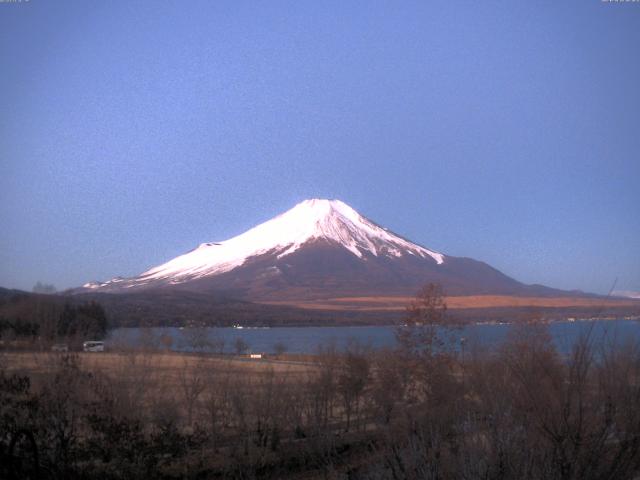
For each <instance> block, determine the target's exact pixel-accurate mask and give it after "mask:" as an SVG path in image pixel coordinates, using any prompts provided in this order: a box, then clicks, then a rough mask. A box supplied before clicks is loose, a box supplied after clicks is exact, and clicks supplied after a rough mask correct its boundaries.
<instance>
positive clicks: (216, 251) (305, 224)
mask: <svg viewBox="0 0 640 480" xmlns="http://www.w3.org/2000/svg"><path fill="white" fill-rule="evenodd" d="M319 239H320V240H327V241H330V242H333V243H336V244H338V245H340V246H342V247H344V248H345V249H347V250H348V251H349V252H351V253H352V254H353V255H355V256H356V257H359V258H362V257H363V256H364V255H366V254H370V255H374V256H376V257H382V256H386V257H402V256H405V255H412V256H416V257H422V258H431V259H433V261H435V263H436V264H437V265H440V264H442V263H444V262H445V256H444V255H442V254H441V253H437V252H434V251H432V250H429V249H426V248H424V247H421V246H419V245H416V244H414V243H412V242H409V241H408V240H405V239H403V238H401V237H399V236H397V235H395V234H393V233H391V232H389V231H388V230H386V229H384V228H382V227H380V226H378V225H376V224H375V223H373V222H371V221H370V220H368V219H367V218H365V217H363V216H362V215H360V214H359V213H358V212H356V211H355V210H354V209H353V208H351V207H350V206H349V205H347V204H346V203H344V202H341V201H339V200H321V199H312V200H305V201H303V202H301V203H299V204H298V205H296V206H295V207H293V208H292V209H291V210H289V211H287V212H285V213H283V214H282V215H279V216H277V217H275V218H273V219H271V220H269V221H267V222H264V223H262V224H260V225H258V226H256V227H254V228H252V229H251V230H248V231H247V232H245V233H243V234H241V235H238V236H237V237H234V238H231V239H230V240H226V241H224V242H219V243H203V244H201V245H200V246H199V247H197V248H196V249H194V250H192V251H190V252H188V253H186V254H184V255H181V256H179V257H176V258H174V259H173V260H170V261H169V262H167V263H165V264H163V265H160V266H157V267H155V268H152V269H150V270H148V271H146V272H144V273H142V274H141V275H140V276H139V277H137V278H135V279H121V278H116V279H113V280H111V281H110V282H106V283H90V284H86V285H85V286H84V287H85V288H89V289H94V288H101V287H110V286H112V287H116V286H118V287H125V288H128V287H133V286H141V285H144V284H147V283H157V282H158V281H165V282H169V283H182V282H185V281H189V280H194V279H198V278H202V277H207V276H213V275H218V274H222V273H225V272H229V271H231V270H233V269H234V268H236V267H239V266H241V265H243V264H244V263H245V261H246V260H247V259H249V258H251V257H255V256H258V255H262V254H266V253H270V254H276V255H277V258H282V257H285V256H287V255H290V254H292V253H293V252H295V251H296V250H298V249H300V248H301V247H302V246H303V245H304V244H306V243H308V242H312V241H314V240H319Z"/></svg>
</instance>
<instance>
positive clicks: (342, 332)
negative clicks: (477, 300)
mask: <svg viewBox="0 0 640 480" xmlns="http://www.w3.org/2000/svg"><path fill="white" fill-rule="evenodd" d="M511 328H512V326H511V325H507V324H501V325H470V326H467V327H465V328H462V329H458V330H455V331H453V332H449V333H446V335H447V336H448V337H449V338H450V341H451V342H452V343H453V345H454V346H455V347H457V348H459V345H460V340H461V339H462V338H464V339H465V340H466V341H465V345H468V346H469V348H470V347H471V345H473V344H480V345H483V346H489V347H491V346H497V345H499V344H500V342H501V341H503V340H504V339H505V337H506V335H507V334H508V332H509V330H510V329H511ZM549 332H550V334H551V336H552V338H553V341H554V342H555V344H556V346H557V348H558V349H559V351H561V352H563V353H566V352H568V351H570V349H571V347H572V345H573V344H574V343H575V342H576V341H577V340H578V338H580V336H581V335H584V334H586V333H588V332H591V338H594V339H596V340H600V339H604V340H605V341H607V342H614V343H616V344H620V343H624V342H626V341H640V321H638V320H596V321H575V322H556V323H552V324H550V325H549ZM443 333H444V332H443ZM238 339H241V340H242V341H243V342H244V343H245V344H246V345H247V347H248V351H251V352H260V353H273V352H274V351H275V350H276V349H277V347H276V346H277V345H284V346H285V347H286V351H287V352H289V353H315V352H317V351H318V348H319V347H322V346H327V345H331V344H333V345H335V346H336V347H337V348H339V349H343V348H345V347H346V346H347V345H348V344H349V343H350V342H356V343H358V344H360V345H365V346H370V347H373V348H381V347H393V346H394V345H395V343H396V342H395V327H393V326H378V327H277V328H242V329H236V328H197V329H189V328H184V329H179V328H172V327H164V328H119V329H116V330H114V331H113V332H112V333H111V335H110V336H109V338H108V339H107V341H106V343H107V346H109V345H112V346H117V345H127V346H131V347H138V346H144V345H150V344H151V345H156V346H158V345H162V344H163V343H162V342H164V345H165V346H169V348H171V349H172V350H175V351H192V350H194V346H195V348H201V349H202V350H204V351H218V350H220V348H221V347H222V348H223V349H224V351H225V352H227V353H231V352H234V351H235V345H236V343H237V341H238Z"/></svg>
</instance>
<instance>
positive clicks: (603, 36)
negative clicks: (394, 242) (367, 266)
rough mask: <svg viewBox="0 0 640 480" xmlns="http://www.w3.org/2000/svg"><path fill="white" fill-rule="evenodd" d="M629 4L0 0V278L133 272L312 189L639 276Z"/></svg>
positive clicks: (533, 257)
mask: <svg viewBox="0 0 640 480" xmlns="http://www.w3.org/2000/svg"><path fill="white" fill-rule="evenodd" d="M638 45H640V4H638V3H605V2H602V1H600V0H586V1H584V0H583V1H567V2H557V1H541V2H491V1H487V2H423V1H420V2H342V1H340V2H334V3H331V2H299V1H295V2H278V1H269V2H240V1H233V2H209V1H197V0H194V1H189V2H177V1H171V2H169V1H167V2H158V1H149V2H140V1H132V0H129V1H109V2H107V1H104V2H85V1H79V2H71V1H55V2H54V1H46V0H30V1H23V2H20V3H0V72H1V73H0V286H5V287H15V288H24V289H31V287H32V286H33V285H34V284H35V283H36V282H37V281H43V282H50V283H54V284H55V285H56V286H57V287H58V288H59V289H60V288H66V287H71V286H77V285H80V284H83V283H85V282H87V281H90V280H104V279H108V278H111V277H113V276H116V275H133V274H137V273H140V272H141V271H143V270H145V269H147V268H149V267H150V266H153V265H157V264H159V263H162V262H164V261H166V260H168V259H170V258H172V257H174V256H176V255H179V254H181V253H184V252H185V251H187V250H189V249H191V248H193V247H194V246H196V245H197V244H199V243H201V242H205V241H215V240H224V239H226V238H229V237H231V236H233V235H236V234H239V233H241V232H242V231H244V230H246V229H248V228H249V227H251V226H253V225H255V224H257V223H259V222H261V221H264V220H267V219H269V218H271V217H272V216H274V215H276V214H278V213H281V212H282V211H284V210H286V209H288V208H290V207H292V206H293V205H294V204H295V203H297V202H299V201H301V200H303V199H305V198H313V197H321V198H339V199H341V200H343V201H345V202H347V203H348V204H350V205H351V206H353V207H354V208H356V209H357V210H359V211H360V212H361V213H363V214H364V215H366V216H368V217H369V218H371V219H373V220H375V221H376V222H378V223H380V224H383V225H385V226H387V227H389V228H390V229H392V230H394V231H396V232H397V233H400V234H402V235H404V236H406V237H408V238H410V239H412V240H414V241H416V242H418V243H421V244H424V245H426V246H428V247H430V248H433V249H436V250H439V251H442V252H444V253H447V254H451V255H457V256H469V257H473V258H476V259H479V260H484V261H486V262H488V263H490V264H491V265H493V266H495V267H497V268H499V269H500V270H502V271H503V272H505V273H507V274H508V275H511V276H513V277H515V278H517V279H519V280H521V281H524V282H527V283H541V284H546V285H549V286H553V287H559V288H571V289H573V288H579V289H583V290H587V291H593V292H600V293H606V291H608V290H609V288H610V287H611V285H612V283H613V281H614V280H615V279H616V278H617V279H618V284H617V288H618V289H627V290H640V215H639V206H640V156H639V153H640V131H639V126H640V122H639V120H640V88H639V85H640V55H638Z"/></svg>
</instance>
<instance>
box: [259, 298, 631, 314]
mask: <svg viewBox="0 0 640 480" xmlns="http://www.w3.org/2000/svg"><path fill="white" fill-rule="evenodd" d="M413 300H414V298H413V297H405V296H397V297H392V296H376V297H339V298H328V299H326V300H309V301H304V300H300V301H293V302H292V301H272V302H263V303H265V304H268V305H290V306H294V307H299V308H304V309H308V310H335V311H354V310H355V311H404V310H405V309H406V307H407V305H409V304H410V303H411V301H413ZM446 303H447V307H448V308H449V309H467V308H500V307H515V308H527V307H531V308H536V307H559V308H565V307H589V308H594V309H597V308H601V307H637V308H638V309H640V301H638V300H632V299H618V298H606V299H605V298H593V297H516V296H510V295H470V296H451V297H446Z"/></svg>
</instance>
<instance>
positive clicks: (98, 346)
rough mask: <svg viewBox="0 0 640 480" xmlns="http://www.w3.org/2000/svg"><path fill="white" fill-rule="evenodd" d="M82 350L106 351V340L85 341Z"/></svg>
mask: <svg viewBox="0 0 640 480" xmlns="http://www.w3.org/2000/svg"><path fill="white" fill-rule="evenodd" d="M82 350H84V351H85V352H104V342H95V341H90V342H84V343H83V344H82Z"/></svg>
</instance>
